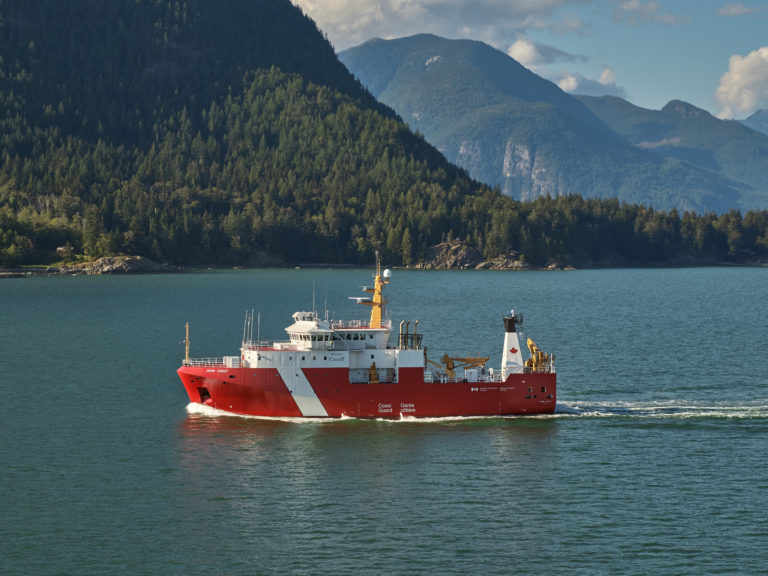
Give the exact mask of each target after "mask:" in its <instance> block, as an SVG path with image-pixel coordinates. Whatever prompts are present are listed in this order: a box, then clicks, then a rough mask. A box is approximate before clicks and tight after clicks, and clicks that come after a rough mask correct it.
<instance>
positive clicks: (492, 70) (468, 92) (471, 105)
mask: <svg viewBox="0 0 768 576" xmlns="http://www.w3.org/2000/svg"><path fill="white" fill-rule="evenodd" d="M339 57H340V59H341V60H342V62H344V63H345V64H346V65H347V67H348V68H349V69H350V71H351V72H352V73H353V74H354V75H355V76H357V77H358V78H359V79H360V80H361V81H362V82H363V84H365V85H366V86H367V87H368V89H369V90H371V92H372V93H373V94H374V96H376V97H377V98H379V99H380V100H381V101H382V102H384V103H385V104H387V105H389V106H391V107H392V108H394V110H395V111H396V112H397V113H399V114H400V115H401V116H402V117H403V118H404V119H405V120H406V121H407V122H408V123H409V124H410V126H411V127H412V128H413V129H414V130H418V131H419V132H421V133H423V134H424V136H425V137H426V138H427V140H429V141H430V142H431V143H432V144H434V145H435V146H437V148H438V149H439V150H441V151H442V152H443V153H444V154H445V155H446V157H447V158H448V159H450V160H452V161H454V162H456V163H457V164H459V165H460V166H462V167H464V168H466V169H467V170H468V171H469V172H470V174H471V175H472V176H473V177H475V178H477V179H478V180H481V181H483V182H485V183H487V184H489V185H492V186H499V187H500V188H501V190H502V191H503V192H504V193H505V194H508V195H510V196H513V197H515V198H521V199H530V198H535V197H537V196H541V195H546V194H551V195H560V194H581V195H583V196H587V197H601V198H609V197H618V198H619V199H622V200H626V201H630V202H638V203H643V204H646V205H651V206H655V207H659V208H666V209H669V208H673V207H674V208H678V209H682V210H696V211H699V212H702V211H708V210H715V211H718V212H722V211H725V210H727V209H729V208H733V207H737V208H738V207H743V206H744V205H745V204H744V201H743V199H742V197H741V194H742V192H743V191H745V190H750V187H749V186H745V185H743V184H740V183H736V182H730V181H728V180H726V179H725V178H723V177H721V176H719V175H717V174H713V173H712V172H711V171H709V170H706V169H702V168H700V167H697V166H693V165H690V164H688V163H686V162H681V161H678V159H675V158H664V157H661V156H659V155H657V154H654V153H653V152H652V151H650V150H644V149H640V148H637V147H635V146H632V145H631V144H629V143H628V142H627V141H626V140H625V139H624V138H622V137H620V136H618V135H616V134H615V133H614V132H613V131H612V130H611V129H610V128H609V127H608V126H607V125H606V124H605V123H604V122H603V121H602V120H601V119H600V118H598V117H597V116H596V115H595V114H594V113H592V111H591V110H590V109H589V108H588V107H586V106H585V105H584V104H583V103H582V102H581V101H579V100H578V99H576V98H574V97H572V96H570V95H568V94H566V93H565V92H563V91H562V90H560V89H559V88H558V87H557V86H555V85H554V84H552V83H551V82H549V81H547V80H544V79H542V78H540V77H539V76H537V75H535V74H533V73H532V72H530V71H529V70H527V69H526V68H524V67H523V66H521V65H519V64H518V63H517V62H516V61H515V60H513V59H512V58H509V57H508V56H507V55H505V54H503V53H502V52H499V51H497V50H495V49H493V48H491V47H489V46H487V45H485V44H483V43H480V42H474V41H468V40H446V39H443V38H439V37H436V36H431V35H417V36H412V37H409V38H401V39H396V40H380V39H376V40H370V41H368V42H366V43H365V44H362V45H360V46H357V47H355V48H351V49H349V50H345V51H343V52H341V53H340V54H339Z"/></svg>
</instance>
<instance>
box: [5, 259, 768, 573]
mask: <svg viewBox="0 0 768 576" xmlns="http://www.w3.org/2000/svg"><path fill="white" fill-rule="evenodd" d="M369 283H370V271H368V270H344V271H329V270H254V271H250V270H248V271H226V272H200V273H193V274H184V275H168V276H136V277H62V278H27V279H18V280H5V281H2V282H0V350H2V361H0V382H1V383H2V393H3V398H4V402H3V405H2V408H1V409H0V410H1V412H0V422H1V424H0V430H2V437H3V440H4V441H3V443H2V445H1V446H0V470H1V471H2V472H1V475H0V488H1V489H2V494H3V498H2V503H1V504H0V510H1V511H2V513H0V573H2V574H12V575H16V574H18V575H27V574H277V573H280V574H323V573H325V574H359V573H369V574H395V573H396V574H512V573H520V574H563V573H568V574H618V573H621V574H718V573H721V574H761V573H762V574H766V573H768V569H767V568H766V567H767V566H768V552H766V548H765V543H766V542H767V541H768V519H767V518H766V514H765V502H766V492H765V490H766V486H768V471H766V455H768V389H767V387H766V385H768V314H766V311H765V309H766V301H768V299H767V298H766V296H768V288H766V286H768V269H763V268H748V269H742V268H739V269H721V268H711V269H684V270H601V271H578V272H530V273H507V272H415V271H397V270H396V271H395V272H394V273H393V278H392V283H391V284H390V285H389V286H388V288H387V291H388V296H389V299H390V312H391V316H392V319H393V320H394V321H395V323H398V322H399V321H400V320H401V319H411V320H416V319H418V320H420V323H419V329H420V331H421V332H423V333H424V335H425V345H427V346H428V347H429V349H430V356H439V355H442V354H443V353H444V352H449V353H452V354H457V355H465V354H472V355H474V354H481V353H482V354H483V355H490V356H491V360H490V364H491V365H493V366H497V365H498V364H499V362H500V359H501V352H502V350H501V345H502V338H503V326H502V323H501V317H502V315H503V314H504V313H505V312H507V311H508V310H509V309H510V308H515V309H516V310H518V311H522V312H523V313H524V315H525V324H524V329H525V334H526V336H531V337H533V338H534V339H535V340H536V342H537V344H539V346H541V347H542V348H543V349H544V350H546V351H553V352H554V353H555V354H556V356H557V361H556V364H557V367H558V409H557V413H556V414H555V415H554V416H551V417H539V418H509V419H494V418H489V419H471V420H461V419H459V420H451V419H448V420H441V421H427V422H367V421H356V420H340V421H328V422H293V421H270V420H259V419H252V418H250V419H249V418H239V417H215V416H211V415H206V414H200V413H195V412H194V411H193V412H192V413H190V412H188V410H187V403H188V400H187V397H186V394H185V393H184V390H183V388H182V386H181V384H180V382H179V381H178V378H177V376H176V374H175V370H176V368H177V367H178V364H179V362H180V360H181V358H182V356H183V353H184V351H183V345H182V343H181V342H182V340H183V337H184V323H185V322H187V321H189V322H190V324H191V330H192V354H193V355H194V356H219V355H223V354H236V353H237V347H238V345H239V341H240V337H241V335H242V320H243V315H244V312H245V310H246V309H251V308H254V309H255V310H257V311H259V312H260V314H261V336H262V338H264V339H272V338H279V339H281V338H283V337H284V333H283V331H282V329H283V328H284V327H285V326H287V325H288V324H290V323H291V319H290V315H291V314H292V313H293V312H294V311H295V310H299V309H311V308H312V307H313V300H314V307H315V308H317V309H318V310H321V311H322V310H324V309H326V308H327V309H328V310H329V314H330V315H332V316H335V317H336V318H349V317H364V310H362V309H360V307H357V308H356V307H355V304H354V302H353V301H350V300H348V299H347V297H348V296H358V295H360V294H361V292H360V286H362V285H364V284H369Z"/></svg>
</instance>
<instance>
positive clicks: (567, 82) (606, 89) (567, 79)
mask: <svg viewBox="0 0 768 576" xmlns="http://www.w3.org/2000/svg"><path fill="white" fill-rule="evenodd" d="M556 82H557V85H558V86H559V87H560V89H561V90H563V91H564V92H568V93H570V94H581V95H584V96H618V97H619V98H626V97H627V93H626V91H625V90H624V88H622V87H621V86H619V85H617V84H616V76H615V74H614V73H613V71H612V70H611V69H610V68H605V69H604V70H603V72H602V73H601V74H600V79H599V80H593V79H591V78H587V77H585V76H582V75H581V74H571V73H564V74H562V75H561V76H560V78H559V79H557V80H556Z"/></svg>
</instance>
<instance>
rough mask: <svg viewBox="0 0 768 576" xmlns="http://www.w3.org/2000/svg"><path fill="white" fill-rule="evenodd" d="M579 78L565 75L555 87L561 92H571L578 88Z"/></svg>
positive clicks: (574, 75) (573, 75)
mask: <svg viewBox="0 0 768 576" xmlns="http://www.w3.org/2000/svg"><path fill="white" fill-rule="evenodd" d="M579 78H580V77H579V76H577V75H576V74H566V75H565V76H563V77H562V78H560V80H559V81H558V83H557V85H558V86H560V90H562V91H563V92H573V91H574V90H576V88H578V87H579V82H580V80H579Z"/></svg>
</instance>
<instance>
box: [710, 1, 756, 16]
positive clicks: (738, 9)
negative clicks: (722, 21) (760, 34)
mask: <svg viewBox="0 0 768 576" xmlns="http://www.w3.org/2000/svg"><path fill="white" fill-rule="evenodd" d="M763 10H765V6H757V7H754V8H750V7H749V6H744V4H742V3H741V2H731V3H729V4H726V5H725V6H722V7H721V8H718V9H717V13H718V14H719V15H720V16H744V15H745V14H757V13H758V12H762V11H763Z"/></svg>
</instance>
